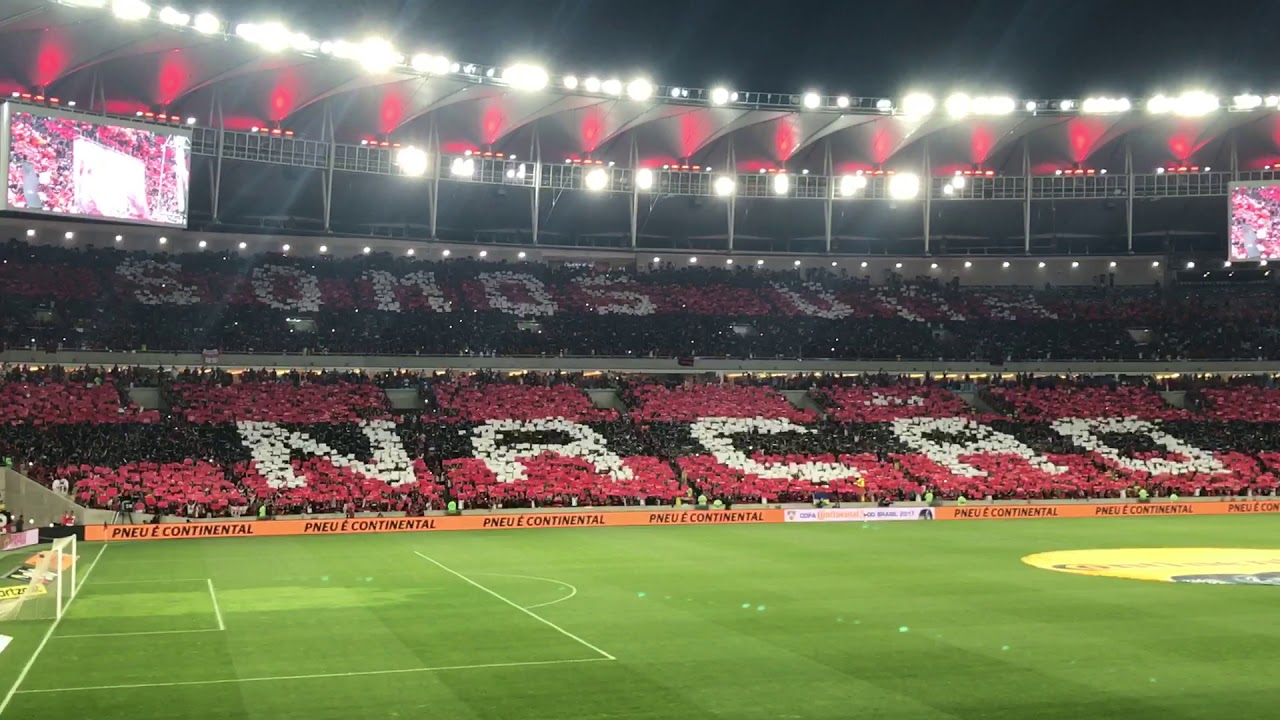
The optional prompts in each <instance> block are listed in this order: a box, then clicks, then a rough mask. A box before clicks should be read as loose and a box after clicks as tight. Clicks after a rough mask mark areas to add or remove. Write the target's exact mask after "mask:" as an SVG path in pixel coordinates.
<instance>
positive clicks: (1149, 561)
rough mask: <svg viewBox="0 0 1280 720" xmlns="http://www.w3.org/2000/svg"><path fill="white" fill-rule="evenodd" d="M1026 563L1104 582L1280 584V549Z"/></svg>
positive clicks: (1103, 554) (1126, 552) (1039, 557)
mask: <svg viewBox="0 0 1280 720" xmlns="http://www.w3.org/2000/svg"><path fill="white" fill-rule="evenodd" d="M1022 562H1024V563H1027V564H1028V565H1033V566H1035V567H1038V568H1043V569H1045V570H1055V571H1057V572H1065V573H1074V574H1076V575H1098V576H1102V577H1117V578H1131V579H1133V580H1156V581H1160V582H1182V583H1203V584H1206V585H1280V550H1258V549H1250V548H1117V549H1107V550H1060V551H1056V552H1045V553H1037V554H1035V555H1028V556H1026V557H1024V558H1022Z"/></svg>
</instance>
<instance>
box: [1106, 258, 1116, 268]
mask: <svg viewBox="0 0 1280 720" xmlns="http://www.w3.org/2000/svg"><path fill="white" fill-rule="evenodd" d="M1115 266H1116V261H1115V260H1112V261H1111V264H1110V265H1108V266H1107V267H1115Z"/></svg>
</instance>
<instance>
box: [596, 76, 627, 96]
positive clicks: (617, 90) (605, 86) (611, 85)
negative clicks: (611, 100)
mask: <svg viewBox="0 0 1280 720" xmlns="http://www.w3.org/2000/svg"><path fill="white" fill-rule="evenodd" d="M600 89H601V90H602V91H604V93H605V94H606V95H615V96H616V95H621V94H622V81H621V80H619V79H618V78H609V79H608V80H605V81H604V82H602V83H600Z"/></svg>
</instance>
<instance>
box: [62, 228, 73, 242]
mask: <svg viewBox="0 0 1280 720" xmlns="http://www.w3.org/2000/svg"><path fill="white" fill-rule="evenodd" d="M62 237H64V238H66V239H68V240H75V238H76V234H75V233H73V232H71V231H70V230H68V231H66V232H64V233H62Z"/></svg>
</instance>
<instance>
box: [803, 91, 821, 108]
mask: <svg viewBox="0 0 1280 720" xmlns="http://www.w3.org/2000/svg"><path fill="white" fill-rule="evenodd" d="M800 102H801V103H802V104H803V105H804V106H805V109H807V110H817V109H818V106H819V105H821V104H822V96H821V95H819V94H818V93H816V92H812V91H810V92H807V93H805V94H804V97H803V98H801V99H800Z"/></svg>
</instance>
